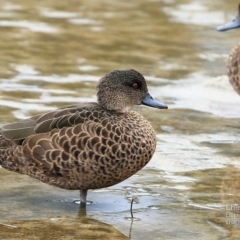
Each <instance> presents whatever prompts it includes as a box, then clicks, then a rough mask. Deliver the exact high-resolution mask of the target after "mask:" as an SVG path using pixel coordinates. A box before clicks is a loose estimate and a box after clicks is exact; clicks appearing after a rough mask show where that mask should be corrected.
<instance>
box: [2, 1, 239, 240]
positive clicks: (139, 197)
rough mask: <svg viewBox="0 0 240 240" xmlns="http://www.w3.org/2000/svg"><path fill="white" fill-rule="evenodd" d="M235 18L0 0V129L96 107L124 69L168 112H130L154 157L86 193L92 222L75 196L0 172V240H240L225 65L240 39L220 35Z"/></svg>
mask: <svg viewBox="0 0 240 240" xmlns="http://www.w3.org/2000/svg"><path fill="white" fill-rule="evenodd" d="M236 12H237V6H236V1H227V3H226V1H222V0H221V1H215V2H214V1H207V0H204V1H197V0H196V1H187V0H169V1H168V0H162V1H158V0H149V1H143V0H139V1H117V0H115V1H110V0H104V1H95V0H94V1H76V0H69V1H67V2H60V1H58V2H57V1H46V0H42V1H41V2H40V1H39V2H36V1H31V0H25V1H18V0H15V1H14V0H12V1H9V0H2V1H1V2H0V33H1V34H0V49H1V57H0V112H1V114H0V122H1V123H8V122H13V121H16V120H19V119H23V118H26V117H29V116H32V115H33V114H37V113H39V112H46V111H49V110H52V109H55V108H56V107H61V106H64V105H68V104H72V103H75V102H84V101H92V100H94V99H95V86H96V83H97V81H98V79H99V78H100V77H101V76H102V75H104V74H105V73H107V72H109V71H111V70H113V69H123V68H134V69H136V70H138V71H140V72H141V73H142V74H144V76H145V77H146V79H147V81H148V85H149V91H150V92H151V94H152V95H153V96H154V97H156V98H157V99H160V100H161V101H163V102H165V103H166V104H168V106H169V109H168V110H167V111H164V110H161V111H158V110H155V109H149V108H145V107H136V108H135V110H136V111H139V112H140V113H141V114H143V115H144V116H145V117H146V118H147V119H148V120H149V121H150V122H151V124H152V125H153V126H154V128H155V130H156V134H157V139H158V144H157V150H156V153H155V155H154V157H153V159H152V160H151V162H150V163H149V164H148V166H147V167H145V168H144V169H143V170H141V171H140V172H139V173H138V174H136V175H134V176H132V177H131V178H130V179H128V180H126V181H124V182H122V183H120V184H118V185H115V186H113V187H110V188H106V189H101V190H95V191H90V193H89V196H88V198H89V200H91V201H92V203H91V204H89V205H88V206H87V213H84V212H80V213H79V212H78V208H79V206H78V205H77V204H76V203H75V201H77V200H78V199H79V195H78V192H77V191H66V190H62V189H58V188H54V187H52V186H48V185H46V184H43V183H41V182H38V181H36V180H34V179H31V178H29V177H28V176H22V175H19V174H15V173H11V172H8V171H6V170H4V169H2V168H1V169H0V179H1V185H0V238H1V239H33V238H35V239H93V238H94V239H128V238H130V239H235V238H237V237H238V236H239V233H240V216H239V210H240V203H239V200H240V193H239V182H238V179H239V177H240V169H239V167H240V158H239V153H240V150H239V147H238V146H239V136H240V127H239V126H240V120H239V117H240V111H239V107H238V106H239V104H240V96H238V95H237V94H236V93H235V92H234V90H233V89H232V87H231V86H230V84H229V82H228V79H227V76H225V74H226V68H225V62H226V59H227V56H228V53H229V51H230V49H231V48H232V47H233V46H234V45H235V44H236V43H237V42H238V41H239V34H240V33H239V30H235V31H229V32H225V33H219V32H216V31H215V28H216V27H217V26H218V25H220V24H223V23H225V22H226V21H229V20H231V19H232V18H233V17H234V16H235V15H236ZM132 198H133V199H134V204H133V215H134V219H133V221H132V220H131V218H130V216H131V214H130V211H129V208H130V202H131V199H132ZM238 206H239V209H238ZM234 214H235V215H234Z"/></svg>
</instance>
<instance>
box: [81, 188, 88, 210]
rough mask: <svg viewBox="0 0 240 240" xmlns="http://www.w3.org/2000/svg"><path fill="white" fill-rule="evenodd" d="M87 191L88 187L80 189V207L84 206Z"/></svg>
mask: <svg viewBox="0 0 240 240" xmlns="http://www.w3.org/2000/svg"><path fill="white" fill-rule="evenodd" d="M87 191H88V189H80V207H83V208H85V207H86V203H87Z"/></svg>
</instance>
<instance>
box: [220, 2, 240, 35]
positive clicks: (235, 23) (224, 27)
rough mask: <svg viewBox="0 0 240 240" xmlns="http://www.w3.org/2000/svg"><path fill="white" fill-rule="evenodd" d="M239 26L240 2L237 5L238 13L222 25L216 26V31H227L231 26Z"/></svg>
mask: <svg viewBox="0 0 240 240" xmlns="http://www.w3.org/2000/svg"><path fill="white" fill-rule="evenodd" d="M238 27H240V4H239V5H238V15H237V16H236V17H235V18H234V19H233V20H232V21H231V22H228V23H226V24H224V25H221V26H219V27H217V30H218V31H227V30H230V29H233V28H238Z"/></svg>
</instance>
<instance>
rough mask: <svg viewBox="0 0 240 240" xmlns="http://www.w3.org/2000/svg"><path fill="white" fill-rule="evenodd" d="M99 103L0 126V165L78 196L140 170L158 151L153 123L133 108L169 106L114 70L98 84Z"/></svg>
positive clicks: (83, 198) (138, 77)
mask: <svg viewBox="0 0 240 240" xmlns="http://www.w3.org/2000/svg"><path fill="white" fill-rule="evenodd" d="M96 89H97V94H96V95H97V101H96V102H86V103H78V104H76V105H71V106H66V107H62V108H59V109H56V110H53V111H50V112H47V113H44V114H39V115H36V116H33V117H30V118H28V119H25V120H22V121H19V122H15V123H10V124H5V125H2V126H1V127H0V165H1V166H2V167H3V168H5V169H7V170H9V171H13V172H16V173H20V174H25V175H28V176H30V177H32V178H35V179H37V180H39V181H41V182H44V183H47V184H50V185H53V186H56V187H59V188H63V189H68V190H79V191H80V205H81V207H83V208H85V207H86V202H87V192H88V190H89V189H100V188H105V187H109V186H112V185H115V184H117V183H120V182H122V181H124V180H125V179H127V178H129V177H131V176H132V175H133V174H135V173H136V172H138V171H139V170H140V169H142V168H143V167H144V166H145V165H146V164H147V163H148V162H149V161H150V159H151V158H152V156H153V154H154V152H155V149H156V134H155V132H154V129H153V127H152V126H151V124H150V123H149V122H148V121H147V120H146V119H145V118H144V117H143V116H142V115H141V114H140V113H138V112H136V111H133V110H131V107H132V106H134V105H145V106H148V107H152V108H156V109H167V108H168V106H167V105H166V104H164V103H162V102H160V101H158V100H156V99H154V98H153V97H152V96H151V95H150V94H149V92H148V88H147V83H146V80H145V78H144V77H143V75H142V74H141V73H139V72H138V71H136V70H134V69H126V70H114V71H111V72H110V73H107V74H106V75H105V76H103V77H102V78H101V79H100V80H99V82H98V84H97V87H96Z"/></svg>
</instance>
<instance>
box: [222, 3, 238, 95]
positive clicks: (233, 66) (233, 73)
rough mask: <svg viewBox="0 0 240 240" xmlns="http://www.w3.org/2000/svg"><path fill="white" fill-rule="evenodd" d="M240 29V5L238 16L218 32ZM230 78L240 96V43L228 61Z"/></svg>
mask: <svg viewBox="0 0 240 240" xmlns="http://www.w3.org/2000/svg"><path fill="white" fill-rule="evenodd" d="M238 27H240V4H239V5H238V14H237V16H236V17H235V18H234V19H233V20H232V21H230V22H228V23H226V24H224V25H221V26H219V27H217V31H227V30H230V29H234V28H238ZM227 73H228V78H229V81H230V83H231V85H232V86H233V88H234V90H235V91H236V92H237V93H238V94H240V42H239V43H238V44H237V45H236V46H235V47H233V49H232V50H231V52H230V54H229V57H228V60H227Z"/></svg>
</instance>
